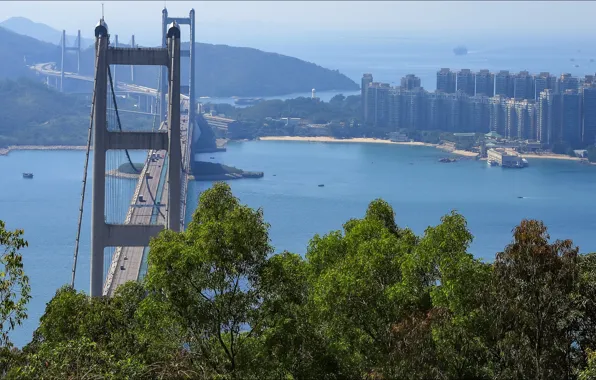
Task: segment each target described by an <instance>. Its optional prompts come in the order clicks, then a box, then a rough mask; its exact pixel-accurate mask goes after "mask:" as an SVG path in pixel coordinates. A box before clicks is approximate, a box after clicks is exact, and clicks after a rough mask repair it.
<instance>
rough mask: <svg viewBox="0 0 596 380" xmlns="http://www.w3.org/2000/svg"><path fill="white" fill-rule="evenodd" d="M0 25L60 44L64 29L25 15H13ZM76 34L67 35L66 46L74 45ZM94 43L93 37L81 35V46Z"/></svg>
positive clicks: (83, 47) (25, 34)
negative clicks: (33, 19)
mask: <svg viewBox="0 0 596 380" xmlns="http://www.w3.org/2000/svg"><path fill="white" fill-rule="evenodd" d="M0 26H1V27H3V28H6V29H8V30H10V31H13V32H15V33H18V34H22V35H24V36H29V37H33V38H35V39H37V40H40V41H43V42H49V43H51V44H54V45H59V44H60V40H61V39H62V31H61V30H57V29H54V28H52V27H51V26H49V25H46V24H42V23H40V22H35V21H31V20H29V19H28V18H25V17H11V18H9V19H7V20H4V21H2V22H0ZM76 40H77V36H76V35H69V34H67V35H66V46H74V43H75V41H76ZM91 45H93V39H92V38H85V37H81V48H82V49H86V48H88V47H89V46H91Z"/></svg>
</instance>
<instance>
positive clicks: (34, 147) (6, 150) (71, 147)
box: [0, 145, 87, 156]
mask: <svg viewBox="0 0 596 380" xmlns="http://www.w3.org/2000/svg"><path fill="white" fill-rule="evenodd" d="M86 149H87V146H84V145H11V146H9V147H8V148H0V156H6V155H7V154H8V153H10V152H12V151H13V150H86Z"/></svg>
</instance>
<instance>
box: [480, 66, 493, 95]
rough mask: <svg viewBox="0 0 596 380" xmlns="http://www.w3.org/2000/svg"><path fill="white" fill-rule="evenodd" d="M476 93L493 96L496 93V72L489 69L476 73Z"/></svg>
mask: <svg viewBox="0 0 596 380" xmlns="http://www.w3.org/2000/svg"><path fill="white" fill-rule="evenodd" d="M476 95H485V96H488V97H492V96H494V95H495V74H493V73H491V72H490V71H488V70H480V71H479V72H478V73H476Z"/></svg>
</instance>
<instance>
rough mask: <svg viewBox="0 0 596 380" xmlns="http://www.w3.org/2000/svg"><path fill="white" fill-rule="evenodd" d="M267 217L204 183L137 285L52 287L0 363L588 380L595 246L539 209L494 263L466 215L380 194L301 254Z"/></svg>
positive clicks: (137, 375) (179, 374)
mask: <svg viewBox="0 0 596 380" xmlns="http://www.w3.org/2000/svg"><path fill="white" fill-rule="evenodd" d="M0 226H1V227H3V225H0ZM268 229H269V226H268V224H267V223H266V222H265V220H264V217H263V212H262V210H260V209H258V210H254V209H251V208H249V207H247V206H245V205H243V204H241V203H240V201H239V200H238V199H237V198H235V197H234V196H233V194H232V192H231V190H230V188H229V186H228V185H227V184H224V183H216V184H215V185H214V186H213V187H212V188H211V189H209V190H207V191H205V192H204V193H203V194H202V195H201V197H200V201H199V207H198V209H197V210H196V211H195V213H194V215H193V219H192V222H191V223H190V224H189V225H188V228H187V230H186V231H184V232H181V233H175V232H172V231H163V232H162V233H161V234H160V235H159V236H158V237H157V238H155V239H153V240H152V242H151V247H150V248H151V249H150V253H149V258H148V264H149V267H148V274H147V277H146V278H145V280H144V281H143V282H142V283H129V284H126V285H124V286H122V287H120V288H119V289H118V291H117V294H116V295H115V296H114V297H113V298H93V299H91V298H88V297H87V296H86V295H85V294H83V293H80V292H76V291H74V290H73V289H70V288H68V287H65V288H62V289H59V290H58V291H57V293H56V296H55V297H54V298H53V299H52V300H51V301H50V302H49V303H48V305H47V307H46V312H45V314H44V316H43V317H42V319H41V323H40V326H39V328H38V329H37V330H36V332H35V334H34V337H33V340H32V341H31V343H30V344H28V345H27V346H26V347H24V348H23V349H22V350H13V351H5V352H8V353H7V354H6V357H7V359H6V363H8V364H7V365H6V366H5V367H4V368H5V376H6V377H7V378H60V379H63V378H73V379H74V378H77V379H78V378H98V379H99V378H114V379H121V378H129V379H186V378H188V379H420V380H422V379H581V380H587V379H596V355H595V354H594V351H595V350H596V347H595V346H596V303H595V302H596V301H595V300H596V255H594V254H587V255H579V254H578V249H577V247H575V246H574V245H573V243H572V242H571V241H569V240H564V241H558V240H557V241H551V239H550V237H549V235H548V232H547V228H546V226H544V225H543V223H542V222H540V221H536V220H523V221H522V222H521V223H520V224H519V226H517V227H515V229H514V230H513V239H512V241H511V243H510V244H509V245H507V246H506V247H505V248H504V250H503V251H502V252H498V253H496V257H495V261H494V262H493V263H490V264H489V263H484V262H482V261H480V260H477V259H475V258H474V257H473V256H472V255H471V254H470V253H469V252H468V248H469V245H470V243H471V242H472V239H473V237H472V235H471V234H470V232H469V231H468V229H467V225H466V220H465V219H464V217H463V216H462V215H460V214H458V213H456V212H452V213H450V214H448V215H445V216H444V217H443V218H442V219H441V223H440V224H438V225H436V226H431V227H428V228H427V229H426V230H425V231H424V233H423V234H422V235H420V236H417V235H416V234H414V232H413V231H411V230H410V229H408V228H402V227H400V226H398V224H397V223H396V221H395V213H394V210H393V209H392V208H391V206H390V205H389V204H388V203H386V202H385V201H383V200H380V199H377V200H374V201H373V202H371V203H370V205H369V207H368V210H367V211H366V213H365V215H364V217H363V218H361V219H351V220H349V221H347V222H346V223H345V224H344V225H343V228H342V230H339V231H331V232H329V233H328V234H325V235H316V236H314V237H313V239H312V240H311V241H310V243H309V245H308V247H307V249H306V255H305V257H301V256H299V255H296V254H293V253H290V252H281V253H276V254H274V253H273V252H274V250H273V247H272V246H271V245H270V241H269V236H268ZM3 233H4V232H3ZM1 236H4V235H1ZM18 248H19V247H15V249H16V250H18ZM0 306H2V307H6V305H5V304H3V305H0ZM3 343H4V346H5V347H7V346H6V342H3Z"/></svg>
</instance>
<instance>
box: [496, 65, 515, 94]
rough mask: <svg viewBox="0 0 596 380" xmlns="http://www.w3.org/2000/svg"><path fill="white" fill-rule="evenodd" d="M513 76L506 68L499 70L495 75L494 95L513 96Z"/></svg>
mask: <svg viewBox="0 0 596 380" xmlns="http://www.w3.org/2000/svg"><path fill="white" fill-rule="evenodd" d="M513 89H514V83H513V76H512V75H511V74H510V73H509V71H507V70H501V71H499V72H498V73H497V74H496V75H495V95H500V96H503V97H505V98H513Z"/></svg>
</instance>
